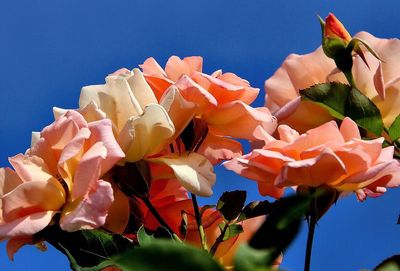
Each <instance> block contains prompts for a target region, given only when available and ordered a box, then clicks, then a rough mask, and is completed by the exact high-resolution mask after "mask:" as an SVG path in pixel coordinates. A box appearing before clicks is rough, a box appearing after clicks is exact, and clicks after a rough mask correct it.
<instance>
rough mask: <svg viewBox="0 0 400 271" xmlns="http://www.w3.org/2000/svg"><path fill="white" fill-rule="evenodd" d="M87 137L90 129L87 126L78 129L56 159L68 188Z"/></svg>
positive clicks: (70, 185) (70, 187)
mask: <svg viewBox="0 0 400 271" xmlns="http://www.w3.org/2000/svg"><path fill="white" fill-rule="evenodd" d="M89 137H90V130H89V129H88V128H82V129H81V130H79V132H78V133H77V135H76V136H75V137H74V138H73V139H72V140H71V141H70V142H69V143H68V144H67V145H66V146H65V148H64V149H63V150H62V153H61V155H60V158H59V160H58V165H57V168H58V172H59V173H60V175H61V177H62V178H63V179H64V181H65V182H66V183H67V185H68V187H69V189H72V182H73V178H74V173H75V171H76V168H77V165H78V161H79V160H80V158H81V156H82V154H83V148H84V146H85V142H86V140H87V139H88V138H89Z"/></svg>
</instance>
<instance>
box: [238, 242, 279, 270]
mask: <svg viewBox="0 0 400 271" xmlns="http://www.w3.org/2000/svg"><path fill="white" fill-rule="evenodd" d="M272 254H273V253H271V250H269V249H255V248H252V247H251V246H249V245H248V244H242V245H241V246H240V247H239V249H238V251H237V252H236V255H235V259H234V264H235V270H236V271H270V270H272V269H271V267H270V265H271V264H270V263H271V262H273V261H274V260H275V259H274V258H272Z"/></svg>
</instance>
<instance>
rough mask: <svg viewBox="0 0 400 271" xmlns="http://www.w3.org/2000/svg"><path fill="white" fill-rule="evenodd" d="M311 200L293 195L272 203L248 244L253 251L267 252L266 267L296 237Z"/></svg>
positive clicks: (305, 196)
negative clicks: (267, 213) (268, 255)
mask: <svg viewBox="0 0 400 271" xmlns="http://www.w3.org/2000/svg"><path fill="white" fill-rule="evenodd" d="M311 199H312V197H311V196H308V195H295V196H291V197H287V198H281V199H279V200H277V201H275V202H274V203H273V206H272V209H271V213H270V214H269V215H268V216H267V219H266V220H265V222H264V223H263V224H262V225H261V227H260V228H259V229H258V231H257V232H256V233H255V234H254V236H253V237H252V238H251V240H250V242H249V245H250V246H251V247H253V248H255V249H268V250H269V253H270V257H269V260H268V261H266V263H267V266H269V265H272V263H273V261H274V260H275V259H276V258H277V257H278V256H279V255H280V253H281V252H282V251H284V250H285V249H286V247H287V246H288V245H289V244H290V243H291V242H292V241H293V240H294V238H295V237H296V235H297V233H298V231H299V229H300V226H301V223H302V221H303V220H304V218H305V215H306V214H307V211H308V209H309V206H310V203H311Z"/></svg>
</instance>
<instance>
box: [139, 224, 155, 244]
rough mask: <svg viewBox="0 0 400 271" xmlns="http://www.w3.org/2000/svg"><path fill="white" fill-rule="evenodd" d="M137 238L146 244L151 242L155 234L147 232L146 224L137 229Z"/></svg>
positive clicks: (140, 242)
mask: <svg viewBox="0 0 400 271" xmlns="http://www.w3.org/2000/svg"><path fill="white" fill-rule="evenodd" d="M137 239H138V242H139V245H141V246H144V245H147V244H150V243H151V242H153V240H154V239H155V237H154V235H150V234H148V233H147V232H146V230H145V228H144V226H143V225H142V226H141V227H140V228H139V230H138V231H137Z"/></svg>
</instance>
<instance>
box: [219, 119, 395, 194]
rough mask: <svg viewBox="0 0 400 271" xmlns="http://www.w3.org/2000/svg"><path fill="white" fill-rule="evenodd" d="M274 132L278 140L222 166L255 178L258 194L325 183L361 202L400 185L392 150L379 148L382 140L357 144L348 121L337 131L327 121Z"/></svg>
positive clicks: (356, 132) (352, 124)
mask: <svg viewBox="0 0 400 271" xmlns="http://www.w3.org/2000/svg"><path fill="white" fill-rule="evenodd" d="M278 133H279V137H280V139H279V140H275V139H274V138H272V137H270V139H269V141H267V142H266V144H265V146H264V147H263V148H262V149H255V150H253V151H252V152H251V153H249V154H247V155H244V156H242V157H240V158H236V159H233V160H231V161H227V162H225V163H224V166H225V167H226V168H227V169H229V170H232V171H234V172H236V173H238V174H240V175H242V176H244V177H246V178H249V179H253V180H256V181H257V183H258V188H259V191H260V193H261V194H262V195H269V196H272V197H275V198H279V197H281V196H282V195H283V192H284V188H285V187H289V186H294V187H296V186H299V185H304V186H309V187H319V186H322V185H328V186H330V187H333V188H335V189H337V190H338V191H355V192H356V193H357V196H358V198H359V199H360V200H364V199H365V198H366V196H378V195H380V194H382V193H384V192H385V191H386V188H387V187H397V186H399V184H400V162H399V161H397V160H395V159H393V151H394V149H393V147H392V146H391V147H386V148H382V142H383V138H382V137H381V138H377V139H374V140H362V139H361V136H360V133H359V130H358V127H357V125H356V124H355V122H354V121H352V120H351V119H350V118H345V119H344V120H343V122H342V124H341V126H340V129H339V128H338V126H337V124H336V122H335V121H330V122H328V123H325V124H323V125H321V126H319V127H317V128H314V129H312V130H309V131H307V133H305V134H302V135H299V133H298V132H297V131H295V130H293V129H291V128H290V127H289V126H287V125H280V126H279V127H278Z"/></svg>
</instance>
